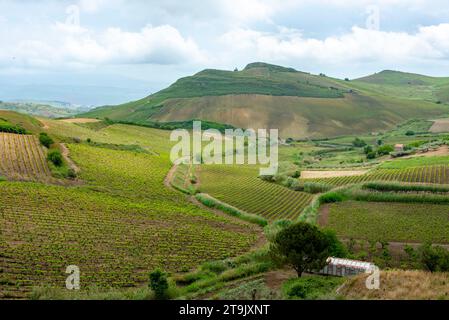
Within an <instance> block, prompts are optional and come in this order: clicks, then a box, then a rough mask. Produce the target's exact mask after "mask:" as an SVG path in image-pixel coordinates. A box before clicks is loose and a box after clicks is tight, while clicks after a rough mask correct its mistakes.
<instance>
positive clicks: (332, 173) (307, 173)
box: [301, 170, 368, 179]
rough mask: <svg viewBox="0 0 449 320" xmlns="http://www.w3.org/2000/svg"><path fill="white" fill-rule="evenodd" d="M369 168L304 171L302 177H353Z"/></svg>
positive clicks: (362, 173)
mask: <svg viewBox="0 0 449 320" xmlns="http://www.w3.org/2000/svg"><path fill="white" fill-rule="evenodd" d="M367 172H368V170H351V171H349V170H335V171H302V172H301V178H302V179H322V178H337V177H352V176H362V175H364V174H365V173H367Z"/></svg>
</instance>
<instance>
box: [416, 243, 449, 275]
mask: <svg viewBox="0 0 449 320" xmlns="http://www.w3.org/2000/svg"><path fill="white" fill-rule="evenodd" d="M419 251H420V255H421V263H422V264H423V266H424V267H425V268H426V269H427V270H429V271H431V272H448V271H449V252H448V251H447V250H446V249H445V248H443V247H440V246H432V245H431V244H424V245H423V246H422V247H421V248H420V250H419Z"/></svg>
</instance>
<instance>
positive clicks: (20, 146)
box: [0, 132, 51, 181]
mask: <svg viewBox="0 0 449 320" xmlns="http://www.w3.org/2000/svg"><path fill="white" fill-rule="evenodd" d="M0 174H1V175H4V176H7V177H9V178H11V179H15V180H34V181H37V180H43V179H46V178H49V177H50V176H51V173H50V170H49V168H48V165H47V160H46V156H45V151H44V149H43V147H42V146H41V145H40V144H39V141H38V139H37V138H36V137H35V136H32V135H19V134H12V133H3V132H0Z"/></svg>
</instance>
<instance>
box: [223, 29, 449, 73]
mask: <svg viewBox="0 0 449 320" xmlns="http://www.w3.org/2000/svg"><path fill="white" fill-rule="evenodd" d="M221 41H222V44H223V45H225V46H226V47H228V48H231V49H230V50H233V54H235V55H237V56H240V57H243V56H245V55H248V56H252V57H253V58H252V60H254V59H258V60H267V61H279V62H286V61H290V62H292V61H297V60H298V59H301V60H306V61H315V62H318V63H321V64H323V65H330V64H341V65H344V64H351V63H362V62H364V61H377V62H379V63H382V62H394V61H397V62H403V61H406V60H409V61H411V60H414V59H449V24H440V25H435V26H428V27H420V28H419V30H418V32H417V33H415V34H409V33H403V32H384V31H376V30H367V29H362V28H359V27H353V28H352V30H351V32H350V33H347V34H344V35H341V36H332V37H327V38H325V39H314V38H306V37H304V36H303V35H302V33H301V32H300V31H298V30H292V29H287V28H281V29H279V31H278V32H276V33H273V32H271V33H267V32H259V31H255V30H250V29H241V28H239V29H235V30H232V31H230V32H227V33H226V34H224V35H223V37H222V38H221Z"/></svg>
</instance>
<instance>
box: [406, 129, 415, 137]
mask: <svg viewBox="0 0 449 320" xmlns="http://www.w3.org/2000/svg"><path fill="white" fill-rule="evenodd" d="M415 134H416V133H415V131H412V130H408V131H407V132H406V133H405V135H406V136H414V135H415Z"/></svg>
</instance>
